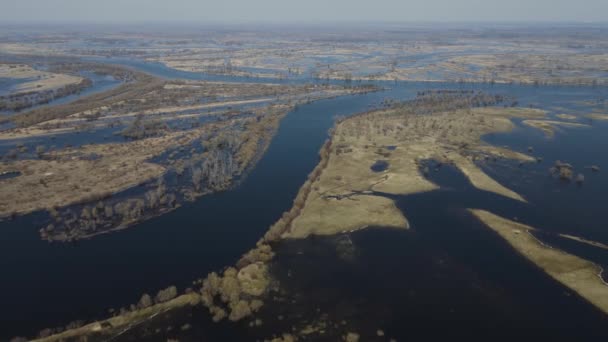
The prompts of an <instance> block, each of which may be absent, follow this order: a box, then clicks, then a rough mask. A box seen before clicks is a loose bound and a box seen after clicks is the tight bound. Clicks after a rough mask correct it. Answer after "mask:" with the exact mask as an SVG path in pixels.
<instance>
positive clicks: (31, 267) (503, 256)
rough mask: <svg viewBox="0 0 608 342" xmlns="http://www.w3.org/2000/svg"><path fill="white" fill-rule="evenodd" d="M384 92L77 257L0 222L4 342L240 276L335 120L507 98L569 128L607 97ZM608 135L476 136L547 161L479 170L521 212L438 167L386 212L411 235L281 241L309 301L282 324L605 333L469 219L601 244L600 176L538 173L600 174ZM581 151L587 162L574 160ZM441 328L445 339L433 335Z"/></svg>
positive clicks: (351, 99) (339, 110)
mask: <svg viewBox="0 0 608 342" xmlns="http://www.w3.org/2000/svg"><path fill="white" fill-rule="evenodd" d="M129 65H131V66H132V67H138V68H140V69H142V70H144V71H149V72H152V73H155V74H157V75H159V74H162V75H163V76H164V77H169V78H179V77H184V78H195V77H199V74H194V73H184V72H181V71H171V70H172V69H168V68H166V67H164V66H162V65H158V64H147V63H140V62H130V64H129ZM200 78H201V79H202V78H203V77H202V76H200ZM210 78H211V79H215V80H219V79H221V80H226V79H225V78H221V77H219V78H218V77H216V76H212V77H210ZM229 79H230V80H235V79H234V78H229ZM236 80H240V79H236ZM248 81H252V80H248ZM378 84H379V85H382V86H385V87H387V89H386V90H384V91H380V92H377V93H370V94H362V95H354V96H344V97H339V98H335V99H328V100H321V101H317V102H313V103H310V104H306V105H302V106H299V107H298V108H297V109H296V110H294V111H293V112H291V113H289V114H288V115H287V116H286V117H285V119H284V120H283V121H282V122H281V125H280V128H279V131H278V133H277V135H276V136H275V138H274V139H273V141H272V143H271V145H270V147H269V148H268V151H267V152H266V154H265V155H264V156H263V158H262V159H261V160H260V161H259V163H258V165H257V166H256V167H255V168H254V169H253V170H252V171H251V172H250V174H249V175H248V176H247V178H246V179H244V180H243V181H242V182H241V183H240V184H239V185H238V187H236V188H234V189H232V190H230V191H226V192H223V193H218V194H214V195H209V196H205V197H202V198H201V199H199V200H197V201H196V202H193V203H188V204H186V205H184V206H183V207H181V208H180V209H178V210H175V211H173V212H170V213H168V214H166V215H163V216H160V217H157V218H154V219H151V220H149V221H146V222H143V223H141V224H139V225H137V226H135V227H132V228H130V229H126V230H124V231H121V232H117V233H111V234H106V235H102V236H99V237H96V238H94V239H91V240H84V241H79V242H76V243H48V242H46V241H42V240H40V238H39V234H38V228H40V227H41V226H42V225H43V224H44V215H42V214H40V213H37V214H32V215H28V216H25V217H19V218H16V219H15V220H13V221H6V222H1V223H0V229H2V233H3V235H2V239H0V267H1V269H2V270H3V273H4V274H6V275H9V276H7V277H5V278H3V281H2V282H1V285H0V289H1V291H0V302H1V303H3V307H4V310H2V313H0V321H1V322H2V331H1V334H0V338H3V337H9V336H11V335H16V334H32V333H35V332H36V331H38V330H40V329H42V328H44V327H51V326H58V325H65V324H67V323H68V322H69V321H70V320H74V319H82V318H87V319H92V318H97V317H104V316H106V310H107V309H109V308H118V307H120V306H125V305H127V304H129V303H135V302H137V300H138V299H139V297H140V295H141V294H142V293H144V292H148V293H156V291H158V290H159V289H161V288H164V287H167V286H169V285H177V286H178V287H179V288H180V289H182V290H183V289H184V288H186V287H188V286H190V285H191V281H193V280H195V279H197V278H199V277H203V276H205V275H206V274H207V273H208V272H211V271H217V270H221V269H222V268H223V267H225V266H227V265H231V264H233V263H235V262H236V261H237V260H238V258H239V257H240V255H242V254H243V253H244V252H245V251H247V250H249V249H250V248H252V247H253V246H254V245H255V243H256V241H257V240H258V239H259V238H260V237H261V236H262V235H263V234H264V232H265V231H266V230H267V228H268V227H269V226H270V225H271V224H272V223H274V222H275V221H276V220H277V219H278V218H279V217H280V216H281V214H282V213H283V212H284V211H286V210H288V209H289V208H290V207H291V203H292V201H293V199H294V198H295V195H296V193H297V191H298V189H299V187H300V186H301V185H302V184H303V183H304V181H305V180H306V176H307V175H308V173H309V172H310V171H312V169H313V168H314V167H315V165H316V164H317V162H318V151H319V149H320V147H321V145H322V144H323V142H324V141H325V139H326V138H327V132H328V130H329V128H331V126H332V125H333V122H334V118H335V116H338V115H341V116H347V115H352V114H355V113H358V112H362V111H365V110H368V109H370V108H372V107H374V106H378V105H379V104H380V103H381V102H382V100H383V99H385V98H394V99H398V100H406V99H411V98H413V97H414V96H415V94H416V92H417V91H419V90H424V89H446V88H450V89H479V90H485V91H488V92H492V93H498V94H502V95H509V96H514V97H516V98H517V100H518V101H519V103H520V105H522V106H528V105H533V106H537V107H541V108H548V109H550V110H552V113H557V112H558V111H559V112H560V113H561V112H563V111H564V110H569V111H571V112H572V113H573V114H575V113H578V112H580V111H581V110H591V109H592V108H591V107H589V106H587V105H582V104H581V102H580V101H582V100H597V99H603V98H606V97H607V96H608V89H606V88H582V87H532V86H520V85H495V86H489V85H488V86H485V85H460V84H444V83H406V82H404V83H394V82H387V83H378ZM557 107H559V108H557ZM606 128H608V127H606V125H604V124H601V123H597V122H593V123H592V127H590V128H585V129H580V130H579V129H576V130H575V129H564V131H563V132H561V133H558V134H557V136H556V137H555V138H554V139H551V140H548V139H547V138H546V137H544V135H543V133H542V132H540V131H537V130H529V129H527V128H523V127H522V128H519V129H518V130H516V132H515V133H513V135H493V136H488V137H486V140H487V141H488V142H492V143H496V144H499V145H509V146H512V147H514V148H515V149H518V150H522V149H527V148H528V147H529V146H530V145H532V146H533V147H534V155H538V156H541V157H543V158H544V162H543V163H539V164H534V165H525V166H524V167H523V168H521V169H520V168H519V167H518V166H517V165H516V164H514V165H512V164H510V163H508V162H504V161H497V162H496V163H488V164H487V165H484V168H485V169H486V170H488V172H490V173H491V174H492V176H494V177H496V178H497V179H499V180H500V181H501V182H503V183H504V184H505V185H507V186H510V187H512V188H513V189H514V190H516V191H519V192H520V193H521V194H522V195H523V196H524V197H526V198H527V199H528V200H529V201H530V204H529V205H523V204H521V203H513V202H512V201H510V200H506V199H503V198H500V197H498V196H490V195H489V194H487V193H483V192H479V191H475V190H472V189H471V188H470V186H469V185H468V183H467V182H466V181H464V180H463V179H462V176H461V175H459V174H458V173H457V172H455V171H451V170H450V169H449V168H445V167H444V168H441V170H440V171H438V172H436V173H435V172H431V177H433V179H434V180H436V181H437V182H438V183H440V184H442V185H445V186H446V187H445V188H446V189H445V190H442V191H437V192H433V193H430V194H425V195H424V196H423V195H420V196H411V197H405V198H395V200H396V201H397V203H398V205H399V207H400V208H402V209H403V210H404V213H405V215H406V216H407V217H408V219H410V221H411V223H412V228H413V229H412V231H409V232H396V231H390V230H383V229H379V230H375V229H369V230H366V231H361V232H357V233H353V234H349V235H344V236H336V237H332V238H311V239H306V240H301V241H288V242H284V243H280V244H279V245H278V246H277V247H276V248H277V250H278V256H277V259H276V262H275V265H274V266H273V267H274V272H275V275H276V276H277V277H279V279H281V280H282V281H284V283H285V286H286V287H287V288H289V289H291V290H292V291H291V292H292V293H294V294H297V293H300V294H303V297H301V298H306V302H307V303H308V304H307V305H301V306H297V305H293V306H288V307H287V308H285V310H287V311H289V310H294V312H296V313H298V314H299V315H300V317H304V316H309V317H314V316H315V315H316V312H317V311H316V309H317V308H318V309H320V310H321V311H329V310H330V309H331V308H332V307H335V306H336V305H338V304H339V306H338V308H343V309H344V310H335V312H334V311H332V312H331V314H330V315H329V317H331V318H343V319H345V320H350V321H351V322H354V324H355V325H354V326H348V325H347V328H348V329H351V330H352V329H359V330H362V334H364V335H365V334H367V335H369V336H371V335H370V334H372V333H375V330H376V329H385V330H386V332H387V337H391V336H394V337H396V338H398V340H404V339H411V338H412V337H417V338H422V337H423V336H426V335H424V333H427V334H431V335H433V334H437V335H441V336H447V335H448V333H449V332H450V331H455V332H456V335H455V336H458V335H459V334H460V335H462V336H474V334H473V333H474V332H475V331H476V330H474V329H482V330H479V331H484V333H485V335H482V336H488V337H496V336H503V335H501V334H502V333H504V332H505V331H506V332H507V333H511V334H516V333H517V332H519V333H520V334H521V335H518V336H526V335H524V333H526V332H529V333H530V334H532V335H535V334H537V335H538V336H543V337H560V336H577V335H576V333H577V331H578V332H580V333H581V334H582V335H580V336H583V337H582V339H585V340H586V337H591V336H600V335H601V334H605V332H602V330H605V329H603V328H602V324H603V325H604V326H605V324H606V319H605V317H604V316H603V315H601V314H599V313H598V312H597V310H596V309H594V308H593V307H592V306H591V305H589V304H587V303H585V302H584V301H582V300H581V299H579V298H578V297H577V296H575V295H572V293H570V291H567V290H566V289H564V288H563V287H562V286H561V285H559V284H557V283H556V282H554V281H552V280H550V279H549V278H548V277H547V276H546V275H544V274H543V273H542V272H540V271H538V270H536V269H535V268H534V267H533V266H532V265H530V264H529V263H527V262H526V261H525V260H523V259H522V258H521V257H519V256H517V255H516V254H515V253H514V252H513V251H512V250H511V249H510V248H509V247H508V246H506V245H505V243H504V242H502V241H501V240H500V239H499V238H497V237H496V236H495V235H493V234H491V233H490V232H489V231H488V230H487V229H486V228H484V227H482V226H481V225H480V224H478V223H476V222H475V220H473V219H472V218H471V217H470V216H468V215H466V214H465V213H464V211H463V209H464V208H467V207H470V206H475V207H481V208H486V209H488V210H491V211H493V212H495V213H497V214H500V215H503V216H505V217H509V218H512V217H515V216H517V217H519V218H520V220H521V221H522V222H524V223H529V224H531V225H538V226H539V227H542V228H544V229H547V230H548V231H560V232H570V233H572V234H573V235H578V236H583V237H587V238H590V239H594V240H597V241H600V242H604V243H608V233H607V232H606V231H605V230H603V229H602V228H601V217H602V216H600V215H601V212H600V208H601V203H602V202H603V196H602V197H600V196H601V195H602V194H605V193H608V176H607V174H606V173H605V172H604V171H601V172H599V173H597V174H593V175H591V174H590V175H589V177H588V181H586V182H585V184H584V185H583V186H582V187H577V186H575V185H574V184H563V183H560V182H558V181H556V180H555V179H553V178H551V177H550V175H549V174H548V171H546V169H548V167H549V166H550V165H551V164H552V162H553V159H555V158H559V159H561V160H563V161H567V162H572V163H573V164H574V166H575V168H576V169H580V170H581V171H582V172H587V171H584V170H585V169H584V166H586V165H587V164H590V163H593V164H596V165H599V166H601V167H604V168H605V169H606V170H608V156H606V155H605V154H602V153H601V151H603V150H605V148H606V146H607V145H608V135H607V134H603V133H602V132H605V129H606ZM571 143H572V144H575V146H576V147H575V146H570V145H569V144H571ZM583 147H586V151H581V149H582V148H583ZM362 167H369V165H364V166H362ZM528 168H530V169H531V171H534V172H531V173H530V175H528V173H527V172H524V171H528ZM529 184H532V185H531V186H530V185H529ZM556 194H557V195H556ZM573 202H576V203H573ZM579 210H585V211H583V212H582V213H579ZM575 213H576V215H575ZM571 215H572V217H570V216H571ZM583 216H584V217H583ZM345 239H348V240H350V242H345ZM568 244H572V242H568V243H564V245H563V246H564V249H567V250H568V251H570V252H572V253H574V252H577V253H580V254H581V255H582V256H585V257H589V258H590V259H592V260H594V261H596V262H598V263H601V264H602V265H606V264H608V260H607V256H606V254H605V252H601V251H596V250H595V249H592V248H593V247H589V246H579V245H578V244H576V246H570V247H568V246H567V245H568ZM336 246H338V247H339V248H336ZM298 251H300V252H302V253H298ZM319 265H324V267H319ZM287 270H290V271H291V272H287ZM288 274H289V275H294V276H293V277H291V276H288ZM290 279H291V280H290ZM295 303H302V301H300V302H298V301H297V300H296V301H295ZM278 307H279V306H276V305H272V303H269V305H268V306H267V307H266V309H265V310H266V311H264V312H265V313H264V314H265V315H274V314H275V313H276V310H277V308H278ZM293 317H297V315H294V316H293ZM463 322H464V323H463ZM289 323H290V322H289V321H287V322H285V323H284V324H285V327H287V325H288V324H289ZM567 323H570V324H567ZM347 324H350V323H347ZM357 326H360V327H359V328H357ZM440 326H445V327H447V328H446V329H445V330H444V331H440V330H441V329H436V328H437V327H440ZM480 326H482V327H480ZM277 327H280V325H277ZM509 327H512V328H513V327H514V328H513V329H514V330H512V331H509V329H508V328H509ZM578 327H581V328H580V329H579V328H578ZM448 328H450V329H452V330H450V329H448ZM370 329H371V330H370ZM575 329H579V330H575ZM340 331H341V330H340ZM389 333H390V334H391V335H390V336H389ZM467 333H468V334H469V335H467ZM442 334H443V335H442ZM226 336H228V335H226ZM330 340H331V338H330ZM333 340H335V339H333Z"/></svg>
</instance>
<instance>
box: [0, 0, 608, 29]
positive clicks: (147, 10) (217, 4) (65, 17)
mask: <svg viewBox="0 0 608 342" xmlns="http://www.w3.org/2000/svg"><path fill="white" fill-rule="evenodd" d="M83 21H85V22H98V23H104V22H106V23H109V22H124V23H134V22H203V23H204V22H207V23H211V22H224V23H230V22H279V23H289V22H300V23H306V22H349V21H369V22H371V21H374V22H380V21H390V22H429V21H431V22H435V21H441V22H464V21H467V22H468V21H475V22H480V21H481V22H483V21H501V22H505V21H527V22H529V21H544V22H546V21H550V22H559V21H569V22H573V21H574V22H589V21H595V22H597V21H603V22H606V21H608V0H577V1H574V0H415V1H413V0H297V1H295V0H213V1H211V0H0V22H10V23H15V22H16V23H19V22H83Z"/></svg>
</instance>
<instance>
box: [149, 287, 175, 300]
mask: <svg viewBox="0 0 608 342" xmlns="http://www.w3.org/2000/svg"><path fill="white" fill-rule="evenodd" d="M175 297H177V288H176V287H175V286H170V287H167V288H166V289H164V290H160V291H158V293H157V294H156V297H155V299H154V301H155V302H156V303H164V302H167V301H170V300H171V299H173V298H175Z"/></svg>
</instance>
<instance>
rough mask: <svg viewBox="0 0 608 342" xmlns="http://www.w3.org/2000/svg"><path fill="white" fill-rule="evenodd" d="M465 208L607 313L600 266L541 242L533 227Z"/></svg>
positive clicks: (607, 296)
mask: <svg viewBox="0 0 608 342" xmlns="http://www.w3.org/2000/svg"><path fill="white" fill-rule="evenodd" d="M469 210H470V212H471V213H472V214H473V215H475V217H477V218H478V219H479V220H480V221H481V222H483V223H484V224H485V225H486V226H488V228H490V229H492V230H493V231H495V232H496V233H497V234H498V235H500V236H501V237H502V238H503V239H505V241H507V242H508V243H509V244H510V245H511V246H512V247H513V248H514V249H515V250H517V251H518V252H519V253H520V254H521V255H523V256H524V257H525V258H527V259H528V260H530V261H531V262H533V263H534V264H535V265H537V266H538V267H539V268H541V269H542V270H543V271H545V272H546V273H547V274H549V275H550V276H551V277H552V278H554V279H555V280H557V281H558V282H560V283H562V284H563V285H564V286H566V287H568V288H570V289H571V290H573V291H574V292H576V293H578V294H579V295H580V296H581V297H583V298H585V299H586V300H587V301H589V302H590V303H592V304H593V305H595V306H596V307H597V308H598V309H600V310H602V311H603V312H605V313H608V284H606V283H605V282H604V281H603V280H602V278H601V274H602V272H603V270H602V268H601V267H599V266H598V265H596V264H594V263H592V262H590V261H588V260H585V259H582V258H580V257H578V256H575V255H572V254H568V253H566V252H564V251H561V250H558V249H555V248H552V247H549V246H547V245H545V244H542V243H541V242H540V241H539V240H538V239H536V238H535V237H534V236H532V234H531V232H533V231H534V230H535V229H534V228H533V227H530V226H526V225H523V224H521V223H518V222H514V221H511V220H508V219H506V218H503V217H500V216H498V215H495V214H492V213H490V212H487V211H484V210H478V209H469Z"/></svg>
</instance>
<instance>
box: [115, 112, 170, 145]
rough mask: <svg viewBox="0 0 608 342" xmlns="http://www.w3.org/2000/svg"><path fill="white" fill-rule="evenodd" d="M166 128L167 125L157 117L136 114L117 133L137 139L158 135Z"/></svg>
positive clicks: (167, 127)
mask: <svg viewBox="0 0 608 342" xmlns="http://www.w3.org/2000/svg"><path fill="white" fill-rule="evenodd" d="M168 129H169V126H167V124H166V123H164V122H163V121H162V120H160V119H159V118H149V117H145V116H144V115H143V114H138V115H137V116H136V117H135V120H133V122H132V123H131V124H130V125H129V126H127V127H125V128H124V129H123V130H122V131H120V133H119V134H120V135H122V136H123V137H125V138H127V139H132V140H138V139H144V138H150V137H156V136H160V135H162V134H163V133H164V132H166V131H167V130H168Z"/></svg>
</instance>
